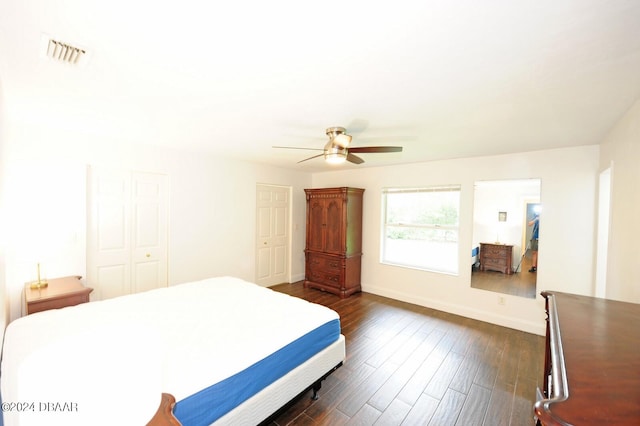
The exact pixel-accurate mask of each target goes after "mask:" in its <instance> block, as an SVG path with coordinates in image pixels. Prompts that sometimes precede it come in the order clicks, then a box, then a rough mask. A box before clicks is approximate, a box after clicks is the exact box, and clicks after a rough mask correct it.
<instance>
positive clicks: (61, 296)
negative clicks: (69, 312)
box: [24, 276, 93, 315]
mask: <svg viewBox="0 0 640 426" xmlns="http://www.w3.org/2000/svg"><path fill="white" fill-rule="evenodd" d="M80 278H81V277H79V276H72V277H64V278H54V279H51V280H49V283H48V285H47V287H44V288H42V289H32V288H31V287H30V285H29V284H27V285H25V289H24V292H25V305H26V314H27V315H29V314H34V313H36V312H42V311H47V310H49V309H60V308H66V307H67V306H75V305H79V304H81V303H87V302H89V294H90V293H91V292H92V291H93V289H91V288H89V287H84V286H83V285H82V283H81V282H80Z"/></svg>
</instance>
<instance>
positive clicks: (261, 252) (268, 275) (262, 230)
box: [256, 184, 291, 287]
mask: <svg viewBox="0 0 640 426" xmlns="http://www.w3.org/2000/svg"><path fill="white" fill-rule="evenodd" d="M290 214H291V187H286V186H277V185H265V184H258V185H257V186H256V283H257V284H258V285H261V286H264V287H270V286H272V285H275V284H282V283H288V282H290V281H291V280H290V266H289V265H290V264H291V259H290V256H291V255H290V252H291V250H290V249H289V247H290V246H291V232H290V223H291V219H290Z"/></svg>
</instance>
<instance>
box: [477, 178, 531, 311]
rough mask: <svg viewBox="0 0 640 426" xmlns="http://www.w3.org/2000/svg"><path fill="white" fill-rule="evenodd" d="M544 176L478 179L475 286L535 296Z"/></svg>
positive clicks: (528, 296)
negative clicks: (541, 181)
mask: <svg viewBox="0 0 640 426" xmlns="http://www.w3.org/2000/svg"><path fill="white" fill-rule="evenodd" d="M540 226H541V220H540V179H515V180H499V181H478V182H476V183H475V189H474V206H473V244H472V248H471V264H472V266H471V268H472V272H471V287H473V288H479V289H483V290H489V291H494V292H498V293H504V294H511V295H514V296H521V297H527V298H532V299H535V297H536V274H537V266H538V265H537V257H538V251H537V250H538V247H537V243H538V232H539V230H540Z"/></svg>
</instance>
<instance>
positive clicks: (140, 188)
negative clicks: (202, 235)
mask: <svg viewBox="0 0 640 426" xmlns="http://www.w3.org/2000/svg"><path fill="white" fill-rule="evenodd" d="M88 180H89V185H88V186H89V188H90V190H89V196H88V201H89V214H88V217H87V228H88V232H87V283H88V285H89V286H91V287H93V288H94V292H93V294H92V298H95V299H97V300H102V299H109V298H112V297H117V296H122V295H125V294H130V293H133V292H137V291H145V290H149V289H152V288H157V287H165V286H166V285H167V283H168V278H167V255H168V250H167V244H168V229H167V225H168V213H167V209H168V179H167V176H165V175H160V174H152V173H132V172H130V171H118V170H107V169H101V168H96V167H90V168H89V170H88Z"/></svg>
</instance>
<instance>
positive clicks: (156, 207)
mask: <svg viewBox="0 0 640 426" xmlns="http://www.w3.org/2000/svg"><path fill="white" fill-rule="evenodd" d="M131 191H132V192H131V200H132V202H131V213H132V214H131V220H132V227H131V231H132V232H131V285H132V288H131V292H132V293H138V292H140V291H146V290H152V289H154V288H158V287H166V286H167V242H168V235H167V234H168V230H167V223H168V221H167V176H166V175H161V174H153V173H137V172H136V173H133V174H132V179H131Z"/></svg>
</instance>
